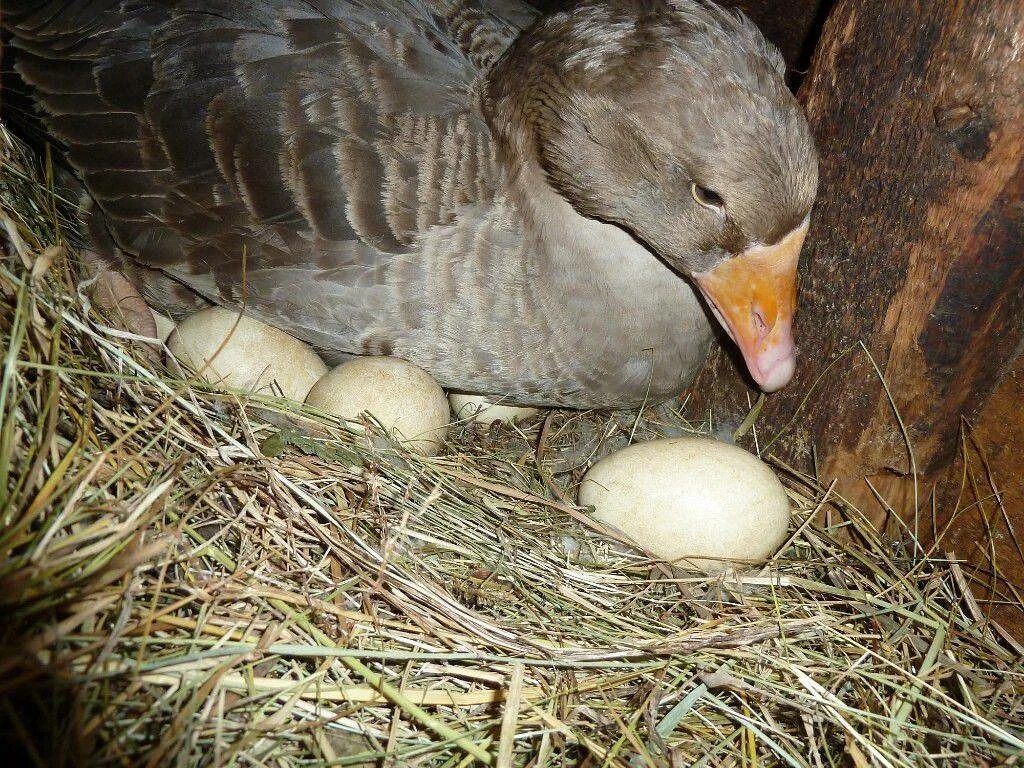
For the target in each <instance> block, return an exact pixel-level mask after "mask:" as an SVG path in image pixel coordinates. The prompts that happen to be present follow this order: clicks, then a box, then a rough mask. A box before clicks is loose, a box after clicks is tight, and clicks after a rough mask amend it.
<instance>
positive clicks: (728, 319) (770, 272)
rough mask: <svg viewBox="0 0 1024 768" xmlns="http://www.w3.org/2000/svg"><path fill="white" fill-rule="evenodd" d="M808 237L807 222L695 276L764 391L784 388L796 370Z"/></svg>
mask: <svg viewBox="0 0 1024 768" xmlns="http://www.w3.org/2000/svg"><path fill="white" fill-rule="evenodd" d="M806 235H807V224H806V223H805V224H802V225H801V226H800V227H799V228H797V229H794V230H793V231H792V232H790V233H789V234H788V235H786V236H785V237H784V238H783V239H782V240H781V241H779V242H778V243H776V244H775V245H758V246H754V247H753V248H750V249H748V250H746V251H744V252H743V253H741V254H739V255H738V256H733V257H732V258H730V259H729V260H727V261H724V262H722V263H721V264H719V265H718V266H717V267H715V268H714V269H709V270H708V271H706V272H700V273H698V274H696V275H694V279H695V280H696V282H697V285H698V286H699V287H700V290H701V292H702V293H703V294H704V297H705V298H706V299H707V300H708V302H709V303H710V304H711V308H712V309H713V310H714V313H715V315H716V316H717V317H718V319H719V321H720V322H721V323H722V325H723V326H724V327H725V330H726V331H728V333H729V335H730V336H731V337H732V340H733V341H735V342H736V345H737V346H738V347H739V348H740V351H741V352H742V353H743V360H744V361H745V362H746V364H747V368H748V369H749V370H750V375H751V376H753V377H754V381H756V382H757V384H758V386H760V387H761V389H763V390H764V391H765V392H774V391H775V390H777V389H781V388H782V387H784V386H785V385H786V384H787V383H788V382H789V380H790V379H791V378H793V371H794V370H795V369H796V349H795V347H794V346H793V313H794V312H795V311H796V265H797V262H798V261H799V260H800V248H801V247H802V246H803V243H804V237H805V236H806Z"/></svg>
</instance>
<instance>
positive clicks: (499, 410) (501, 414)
mask: <svg viewBox="0 0 1024 768" xmlns="http://www.w3.org/2000/svg"><path fill="white" fill-rule="evenodd" d="M448 401H449V402H450V403H451V405H452V412H453V413H454V414H455V418H456V419H458V420H460V421H474V422H476V423H477V424H492V423H493V422H495V421H508V422H513V421H517V420H519V419H525V418H528V417H530V416H534V415H536V414H538V413H540V409H539V408H519V407H517V406H514V405H502V404H501V403H500V402H499V403H494V402H492V401H491V400H488V399H487V398H486V397H483V396H481V395H463V394H459V393H457V392H453V393H452V394H450V395H448Z"/></svg>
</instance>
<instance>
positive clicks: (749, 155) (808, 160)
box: [484, 0, 818, 392]
mask: <svg viewBox="0 0 1024 768" xmlns="http://www.w3.org/2000/svg"><path fill="white" fill-rule="evenodd" d="M784 70H785V67H784V64H783V62H782V59H781V57H780V55H779V54H778V52H777V51H776V50H775V49H774V47H772V46H771V44H770V43H768V42H767V41H766V40H765V39H764V38H763V37H762V35H761V33H760V32H759V31H758V30H757V29H756V28H755V27H754V26H753V24H752V23H751V22H750V21H748V20H747V19H746V18H744V17H742V16H739V15H736V14H734V13H731V12H727V11H725V10H722V9H719V8H718V7H717V6H714V5H712V4H710V3H705V2H696V1H695V0H673V1H671V2H669V1H667V0H640V1H632V0H612V1H611V2H603V3H587V4H584V5H582V6H577V7H575V8H574V9H573V10H572V12H566V13H558V14H553V15H551V16H548V17H545V18H542V19H541V20H540V21H538V22H537V23H536V24H535V25H534V26H533V27H532V28H530V29H529V30H527V31H526V32H524V33H523V34H522V35H521V36H520V37H519V38H518V39H517V40H516V42H515V43H514V44H513V45H512V46H511V48H510V49H509V50H508V51H506V53H505V54H504V55H503V57H502V58H501V59H499V61H498V62H497V63H496V64H495V65H494V67H493V68H492V70H491V72H490V73H489V76H488V81H487V84H486V88H485V91H484V111H485V114H486V115H487V118H488V120H489V122H490V124H491V129H492V131H493V132H494V133H495V135H496V137H497V138H498V142H499V146H502V147H503V148H504V150H505V152H506V154H507V155H508V156H509V157H510V158H512V159H513V160H514V162H518V163H522V164H531V163H532V164H535V165H536V166H539V168H540V169H541V170H542V172H543V175H544V178H545V180H546V183H547V184H548V185H550V187H551V188H552V189H553V190H554V192H555V193H556V194H558V195H559V196H561V197H563V198H564V199H565V200H566V201H567V202H568V203H569V204H570V205H571V206H572V207H573V208H574V209H575V211H576V212H577V213H579V214H580V215H582V216H585V217H587V218H590V219H594V220H597V221H600V222H603V223H606V224H611V225H614V226H616V227H619V228H621V229H623V230H625V231H626V232H627V233H628V234H629V235H631V236H632V237H633V238H634V239H635V240H636V241H637V242H638V243H640V244H641V245H642V246H643V247H644V248H646V249H647V250H649V251H650V253H651V255H652V258H658V259H660V260H661V261H663V262H664V263H665V264H667V265H668V266H669V267H671V268H672V269H673V270H675V271H676V272H677V273H678V274H680V275H681V277H682V278H685V279H688V280H690V281H691V282H692V283H693V284H694V285H695V286H696V287H697V288H698V289H699V291H700V293H701V294H703V296H704V297H705V299H706V300H707V303H708V304H709V306H710V308H711V311H712V312H713V314H714V315H715V317H716V318H717V319H718V320H719V322H720V323H721V324H722V326H723V327H724V328H725V330H726V331H727V332H728V334H729V336H731V337H732V339H733V340H734V341H735V343H736V345H737V346H738V347H739V349H740V351H741V352H742V354H743V358H744V361H745V363H746V366H747V368H748V370H749V371H750V374H751V376H752V377H753V379H754V380H755V381H756V382H757V384H758V385H759V386H760V387H761V388H762V389H763V390H765V391H769V392H770V391H774V390H777V389H779V388H780V387H782V386H784V385H785V384H786V383H787V382H788V381H789V380H790V378H791V377H792V375H793V372H794V368H795V357H796V354H795V348H794V344H793V335H792V321H793V313H794V311H795V306H796V280H797V261H798V259H799V255H800V249H801V246H802V244H803V240H804V236H805V234H806V232H807V226H808V222H809V217H810V210H811V207H812V205H813V203H814V198H815V195H816V192H817V178H818V169H817V156H816V152H815V148H814V141H813V139H812V137H811V134H810V130H809V128H808V125H807V122H806V120H805V118H804V115H803V113H802V111H801V109H800V107H799V105H798V104H797V102H796V100H795V99H794V97H793V95H792V94H791V92H790V91H789V89H788V88H787V86H786V83H785V80H784Z"/></svg>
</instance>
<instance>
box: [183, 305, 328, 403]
mask: <svg viewBox="0 0 1024 768" xmlns="http://www.w3.org/2000/svg"><path fill="white" fill-rule="evenodd" d="M167 348H168V349H170V350H171V352H172V353H173V354H174V356H175V357H176V358H177V359H178V360H179V361H180V362H182V363H184V364H185V365H187V366H188V367H189V368H191V369H192V370H194V371H196V372H197V373H198V374H199V375H200V376H201V377H202V378H203V379H205V380H206V381H209V382H211V383H213V384H218V385H220V386H222V387H224V388H226V389H238V390H245V391H248V392H256V393H258V394H261V395H272V396H277V395H284V396H285V397H287V398H289V399H291V400H297V401H299V402H302V401H303V400H305V399H306V393H308V392H309V389H310V387H312V386H313V383H314V382H315V381H316V380H317V379H319V378H320V377H321V376H323V375H324V374H325V373H327V366H326V365H324V362H323V360H321V359H320V357H319V356H318V355H317V354H316V352H314V351H313V349H312V348H311V347H310V346H309V345H308V344H305V343H303V342H301V341H299V340H298V339H295V338H293V337H291V336H289V335H288V334H287V333H285V332H284V331H281V330H279V329H277V328H274V327H273V326H270V325H267V324H266V323H261V322H260V321H258V320H254V319H252V318H251V317H246V316H245V315H243V316H241V317H239V315H238V312H237V311H235V310H231V309H223V308H221V307H211V308H210V309H204V310H202V311H200V312H196V313H195V314H194V315H190V316H189V317H186V318H185V319H184V320H182V321H181V322H180V323H178V325H177V326H176V327H175V329H174V331H173V332H172V333H171V335H170V337H169V338H168V339H167Z"/></svg>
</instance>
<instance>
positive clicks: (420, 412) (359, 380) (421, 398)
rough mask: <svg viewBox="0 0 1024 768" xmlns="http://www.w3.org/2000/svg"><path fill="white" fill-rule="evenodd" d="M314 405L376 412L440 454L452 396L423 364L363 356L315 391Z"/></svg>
mask: <svg viewBox="0 0 1024 768" xmlns="http://www.w3.org/2000/svg"><path fill="white" fill-rule="evenodd" d="M306 403H307V404H308V405H311V406H313V407H314V408H317V409H318V410H321V411H324V412H325V413H329V414H332V415H334V416H340V417H342V418H345V419H355V418H357V417H358V416H359V414H361V413H363V412H366V413H369V414H371V415H372V416H373V417H374V418H375V419H376V420H377V421H378V422H380V424H381V426H383V427H384V428H385V429H386V430H388V432H390V433H392V435H393V436H394V437H395V438H396V439H398V440H399V441H401V442H402V443H403V445H405V446H406V447H408V448H410V449H412V450H415V451H419V452H420V453H423V454H426V455H428V456H434V455H437V454H438V453H440V451H441V446H442V444H443V442H444V438H445V436H446V435H447V433H448V416H449V413H448V398H447V397H446V396H445V394H444V390H443V389H441V385H440V384H438V383H437V382H436V381H434V379H433V377H432V376H431V375H430V374H429V373H427V372H426V371H424V370H423V369H422V368H417V367H416V366H415V365H413V364H412V363H407V362H406V361H404V360H400V359H398V358H397V357H357V358H354V359H352V360H349V361H348V362H345V363H342V364H341V365H339V366H338V367H337V368H335V369H334V370H332V371H331V372H330V373H328V374H327V375H326V376H324V377H323V378H322V379H320V380H319V381H318V382H317V383H316V384H314V385H313V388H312V389H311V390H310V391H309V396H308V397H307V398H306Z"/></svg>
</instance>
